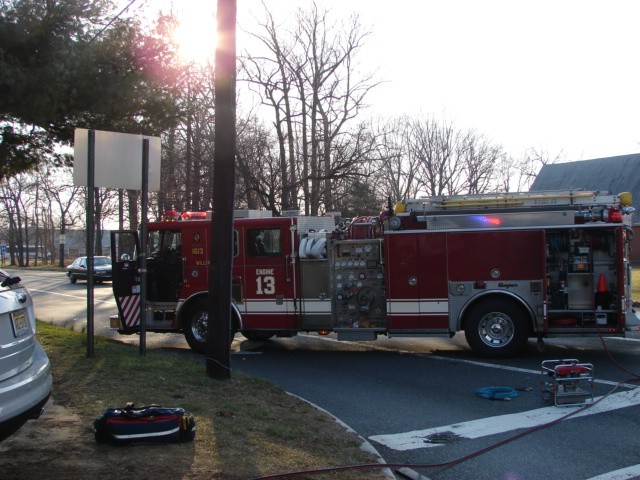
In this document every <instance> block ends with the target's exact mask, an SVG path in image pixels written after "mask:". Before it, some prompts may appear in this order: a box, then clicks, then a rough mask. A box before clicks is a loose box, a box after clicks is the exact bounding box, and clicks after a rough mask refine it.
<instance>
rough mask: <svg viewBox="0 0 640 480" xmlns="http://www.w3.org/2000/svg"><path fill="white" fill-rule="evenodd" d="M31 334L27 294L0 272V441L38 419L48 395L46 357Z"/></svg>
mask: <svg viewBox="0 0 640 480" xmlns="http://www.w3.org/2000/svg"><path fill="white" fill-rule="evenodd" d="M35 333H36V318H35V314H34V310H33V302H32V300H31V295H30V294H29V292H28V291H27V289H26V288H24V287H23V286H22V284H21V283H20V278H19V277H13V276H11V275H10V274H9V273H7V272H5V271H3V270H0V441H2V440H4V439H5V438H7V437H8V436H9V435H11V434H12V433H14V432H15V431H16V430H17V429H19V428H20V427H21V426H22V425H23V424H24V423H25V422H26V421H27V420H29V419H33V418H38V417H39V416H40V414H41V413H42V410H43V408H44V405H45V403H47V400H48V399H49V395H50V394H51V387H52V384H53V381H52V378H51V365H50V364H49V357H47V354H46V353H45V351H44V350H43V348H42V346H41V345H40V343H38V341H37V340H36V336H35Z"/></svg>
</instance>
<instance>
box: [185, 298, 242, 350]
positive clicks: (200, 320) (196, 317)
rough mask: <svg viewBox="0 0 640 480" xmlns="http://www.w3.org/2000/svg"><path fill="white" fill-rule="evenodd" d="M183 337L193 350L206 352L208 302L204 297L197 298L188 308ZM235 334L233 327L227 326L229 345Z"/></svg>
mask: <svg viewBox="0 0 640 480" xmlns="http://www.w3.org/2000/svg"><path fill="white" fill-rule="evenodd" d="M183 331H184V338H185V339H186V340H187V343H188V344H189V346H190V347H191V349H192V350H193V351H194V352H198V353H206V351H207V338H208V337H209V304H208V303H207V301H206V299H204V298H201V299H200V300H197V301H196V302H195V303H194V304H193V305H192V306H191V307H190V309H189V312H188V313H187V316H186V317H185V320H184V324H183ZM234 335H235V330H234V327H233V326H231V327H230V328H229V345H231V342H232V341H233V337H234Z"/></svg>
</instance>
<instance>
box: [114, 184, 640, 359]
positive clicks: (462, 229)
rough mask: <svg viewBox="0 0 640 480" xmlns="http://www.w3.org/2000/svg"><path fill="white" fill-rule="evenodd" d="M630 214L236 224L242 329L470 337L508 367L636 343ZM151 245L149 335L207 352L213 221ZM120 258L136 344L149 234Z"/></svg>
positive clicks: (482, 205)
mask: <svg viewBox="0 0 640 480" xmlns="http://www.w3.org/2000/svg"><path fill="white" fill-rule="evenodd" d="M630 204H631V200H630V194H620V195H610V194H608V193H602V192H587V191H572V192H546V193H514V194H493V195H468V196H452V197H431V198H423V199H415V200H405V201H403V202H399V203H398V204H397V205H396V206H395V208H392V206H391V204H390V205H389V208H388V209H387V210H385V211H383V212H382V213H381V214H380V215H378V216H371V217H359V218H355V219H353V220H352V221H351V222H346V223H340V224H338V225H336V223H335V220H334V218H333V217H304V216H298V217H295V216H293V217H268V218H264V217H263V216H261V215H256V214H255V213H256V212H248V215H245V216H247V217H248V218H237V217H236V219H235V220H234V231H233V235H234V237H233V238H234V243H233V245H234V246H233V288H232V291H233V304H232V309H231V311H232V319H231V322H232V323H231V330H232V333H235V332H237V331H239V332H241V333H242V335H244V336H245V337H246V338H249V339H268V338H269V337H272V336H278V337H291V336H294V335H296V334H297V333H298V332H317V333H318V334H321V335H326V334H329V333H334V334H335V335H336V337H337V339H338V340H352V341H364V340H375V339H376V338H377V336H378V335H381V334H384V335H387V336H388V337H403V336H406V337H420V336H449V337H451V336H453V335H454V334H455V333H456V332H458V331H462V330H464V332H465V336H466V339H467V342H468V343H469V345H470V346H471V348H472V349H473V350H474V351H475V352H477V353H478V354H480V355H483V356H494V357H500V356H509V355H515V354H517V353H519V352H520V351H521V350H522V349H523V348H524V346H525V344H526V343H527V340H528V339H529V338H537V339H538V340H539V341H540V342H542V339H543V338H545V337H560V336H571V335H578V336H590V335H594V336H595V335H607V336H624V335H625V331H626V330H628V329H630V328H631V327H632V325H633V326H635V325H637V324H638V322H637V319H636V317H635V315H634V314H633V313H632V311H631V300H630V266H629V264H628V261H627V258H628V250H629V242H630V240H631V229H630V227H629V226H628V225H627V224H626V223H625V222H623V215H626V214H630V213H631V212H632V211H633V208H632V207H630ZM244 213H245V214H247V212H244ZM625 218H626V217H625ZM147 231H148V239H147V245H148V249H147V250H148V251H147V252H145V255H146V259H147V271H146V284H147V300H148V304H147V312H148V313H147V315H146V317H145V318H146V324H145V325H146V327H145V328H146V330H147V331H153V332H183V333H184V335H185V337H186V339H187V341H188V343H189V345H190V346H191V347H192V348H193V349H194V350H197V351H204V349H205V346H206V337H207V318H208V314H207V311H208V304H207V296H208V282H207V275H208V269H209V255H208V249H209V245H210V235H211V220H210V214H208V213H205V212H186V213H184V214H182V215H178V213H177V212H169V214H168V215H166V216H165V217H164V218H163V219H162V221H158V222H151V223H149V224H148V228H147ZM111 244H112V256H113V276H114V281H113V288H114V293H115V297H116V301H117V304H118V310H119V315H118V317H117V318H115V317H114V318H112V326H114V327H116V328H118V329H119V331H120V332H121V333H135V332H138V331H139V328H140V327H139V323H140V315H139V312H140V299H139V293H140V265H139V263H138V261H137V260H138V259H137V257H138V256H139V238H138V233H137V232H133V231H128V232H125V231H118V232H112V239H111Z"/></svg>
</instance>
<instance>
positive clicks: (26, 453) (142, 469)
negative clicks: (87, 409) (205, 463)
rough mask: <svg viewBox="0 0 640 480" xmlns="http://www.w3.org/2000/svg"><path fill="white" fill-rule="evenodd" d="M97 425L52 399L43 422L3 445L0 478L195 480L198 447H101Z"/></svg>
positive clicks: (25, 427)
mask: <svg viewBox="0 0 640 480" xmlns="http://www.w3.org/2000/svg"><path fill="white" fill-rule="evenodd" d="M92 424H93V419H92V418H83V417H81V416H79V415H77V414H74V413H73V412H71V411H69V410H68V409H66V408H65V407H63V406H60V405H57V404H56V403H55V400H54V399H53V398H51V399H49V402H48V403H47V405H46V408H45V411H44V413H43V414H42V416H41V417H40V418H39V419H38V420H31V421H29V422H27V423H26V424H25V425H23V426H22V428H21V429H20V430H18V432H16V433H15V434H13V435H12V436H11V437H9V438H8V439H6V440H5V441H3V442H2V443H0V478H2V480H18V479H20V480H36V479H38V480H41V479H44V478H46V479H50V480H66V479H69V480H71V479H73V480H77V479H81V478H99V479H101V480H102V479H130V480H144V479H149V480H151V479H154V480H157V479H159V478H194V477H193V476H192V475H190V474H189V469H190V466H191V465H192V463H193V457H194V444H193V443H186V444H168V445H136V446H125V447H116V446H111V445H102V444H97V443H96V442H95V440H94V438H93V430H92Z"/></svg>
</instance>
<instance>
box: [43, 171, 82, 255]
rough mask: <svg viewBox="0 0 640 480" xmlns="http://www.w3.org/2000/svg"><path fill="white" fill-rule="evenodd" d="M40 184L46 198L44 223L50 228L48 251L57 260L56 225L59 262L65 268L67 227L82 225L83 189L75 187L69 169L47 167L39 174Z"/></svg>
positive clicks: (47, 241)
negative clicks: (80, 199) (80, 201)
mask: <svg viewBox="0 0 640 480" xmlns="http://www.w3.org/2000/svg"><path fill="white" fill-rule="evenodd" d="M39 182H41V183H42V186H43V194H44V197H45V198H46V200H47V202H46V206H45V209H46V215H45V216H44V222H45V224H46V225H47V226H48V227H47V228H48V230H47V231H48V232H49V235H47V240H46V244H47V245H48V246H47V249H48V250H49V251H50V252H52V260H53V259H55V258H56V255H55V253H54V252H55V251H56V249H55V248H54V247H55V240H56V239H55V238H54V235H55V227H54V226H55V225H56V223H57V225H58V228H59V230H58V231H59V235H60V238H59V239H58V240H59V242H58V247H59V252H58V261H59V264H58V265H59V266H60V267H63V266H64V236H65V235H66V232H67V227H72V226H74V225H77V224H79V223H80V220H81V215H82V206H81V205H80V204H79V203H78V199H79V198H80V196H81V191H82V188H83V187H79V186H75V185H73V178H72V172H71V169H70V168H69V167H59V168H53V167H46V168H45V169H44V170H43V171H41V172H40V174H39Z"/></svg>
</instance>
